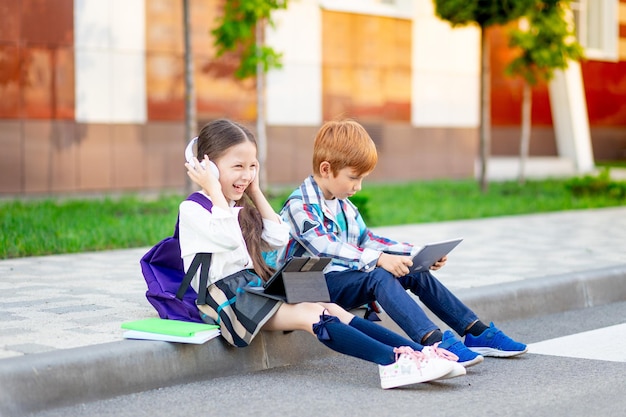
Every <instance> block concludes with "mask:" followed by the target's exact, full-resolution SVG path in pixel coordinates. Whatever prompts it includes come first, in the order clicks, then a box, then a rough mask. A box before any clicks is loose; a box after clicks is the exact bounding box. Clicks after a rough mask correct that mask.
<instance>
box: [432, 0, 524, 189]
mask: <svg viewBox="0 0 626 417" xmlns="http://www.w3.org/2000/svg"><path fill="white" fill-rule="evenodd" d="M433 1H434V3H435V13H436V14H437V16H438V17H439V18H441V19H443V20H446V21H448V22H449V23H450V24H451V25H452V27H455V26H466V25H472V24H475V25H478V27H479V28H480V38H481V41H480V52H481V64H480V74H481V75H480V167H481V168H480V179H479V181H480V188H481V190H482V191H483V192H487V189H488V182H487V164H488V159H489V154H490V152H491V98H490V95H491V80H490V77H491V69H490V65H489V43H488V39H487V36H486V30H487V28H489V27H490V26H493V25H502V24H506V23H508V22H511V21H513V20H516V19H518V18H520V17H521V16H524V15H525V14H526V13H527V12H528V10H529V9H530V8H531V7H532V6H534V3H535V0H433Z"/></svg>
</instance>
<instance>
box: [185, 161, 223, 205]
mask: <svg viewBox="0 0 626 417" xmlns="http://www.w3.org/2000/svg"><path fill="white" fill-rule="evenodd" d="M192 161H193V166H192V165H191V164H189V163H185V167H186V168H187V175H189V178H191V180H192V181H193V182H195V183H196V184H198V185H199V186H200V187H201V188H202V189H203V190H204V192H205V193H207V194H208V195H209V196H210V197H211V198H214V197H215V196H216V195H217V193H219V194H222V186H221V184H220V181H219V179H218V178H217V177H216V176H215V175H214V174H213V172H212V171H211V170H210V169H207V168H205V167H204V166H202V165H201V164H200V161H198V159H197V158H196V157H194V158H193V159H192ZM204 164H205V166H209V157H208V156H206V155H204Z"/></svg>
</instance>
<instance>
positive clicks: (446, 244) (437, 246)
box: [409, 238, 463, 272]
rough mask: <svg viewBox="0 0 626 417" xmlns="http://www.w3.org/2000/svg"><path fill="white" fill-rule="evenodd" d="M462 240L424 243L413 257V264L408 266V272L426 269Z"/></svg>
mask: <svg viewBox="0 0 626 417" xmlns="http://www.w3.org/2000/svg"><path fill="white" fill-rule="evenodd" d="M462 240H463V238H456V239H450V240H444V241H442V242H433V243H428V244H426V245H425V246H424V247H423V248H422V249H421V250H420V251H419V252H417V254H415V256H414V257H413V266H411V267H410V268H409V270H410V272H421V271H427V270H428V269H429V268H430V267H431V266H433V265H434V264H435V262H437V261H438V260H439V259H441V258H443V257H444V256H446V255H447V254H448V253H450V251H451V250H452V249H454V248H455V247H456V246H457V245H458V244H459V243H461V241H462Z"/></svg>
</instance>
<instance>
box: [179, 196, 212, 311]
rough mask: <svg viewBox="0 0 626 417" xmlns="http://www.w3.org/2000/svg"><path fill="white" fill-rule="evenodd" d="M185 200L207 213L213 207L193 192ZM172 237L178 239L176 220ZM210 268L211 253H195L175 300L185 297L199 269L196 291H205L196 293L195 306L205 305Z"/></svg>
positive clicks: (209, 202) (207, 200) (205, 199)
mask: <svg viewBox="0 0 626 417" xmlns="http://www.w3.org/2000/svg"><path fill="white" fill-rule="evenodd" d="M187 200H190V201H193V202H196V203H198V204H200V205H201V206H202V207H204V208H205V209H206V210H208V211H209V212H210V211H211V208H212V207H213V203H212V202H211V200H209V199H208V198H207V197H206V196H205V195H204V194H202V193H198V192H195V193H193V194H191V195H189V197H187ZM174 237H175V238H178V219H177V220H176V228H175V229H174ZM210 266H211V253H207V252H200V253H196V256H194V258H193V261H191V265H190V266H189V269H188V270H187V273H186V274H185V276H184V277H183V280H182V282H181V283H180V287H178V291H177V292H176V298H178V299H179V300H182V299H183V296H184V295H185V291H187V288H189V285H191V280H192V279H193V277H194V275H196V271H197V270H198V268H201V269H200V282H199V285H198V289H202V288H204V289H205V290H204V291H200V292H199V293H198V300H197V304H198V305H202V304H206V287H207V283H208V281H209V267H210Z"/></svg>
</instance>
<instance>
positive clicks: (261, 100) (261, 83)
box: [256, 20, 267, 192]
mask: <svg viewBox="0 0 626 417" xmlns="http://www.w3.org/2000/svg"><path fill="white" fill-rule="evenodd" d="M263 23H264V22H263V21H262V20H259V21H257V25H256V47H257V54H260V51H261V47H262V46H263V38H264V36H263V29H264V27H265V25H264V24H263ZM256 108H257V115H256V131H257V134H256V136H257V138H256V139H257V148H258V149H257V151H258V158H259V165H260V166H259V173H258V175H259V186H260V187H261V190H263V192H265V191H266V190H267V167H266V166H265V165H266V164H265V162H266V161H267V132H266V121H265V72H264V71H263V63H262V62H261V59H260V57H259V59H258V60H257V64H256Z"/></svg>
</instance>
